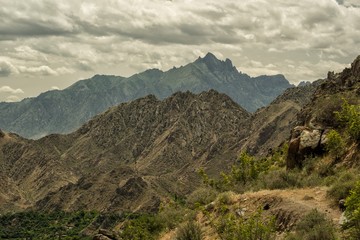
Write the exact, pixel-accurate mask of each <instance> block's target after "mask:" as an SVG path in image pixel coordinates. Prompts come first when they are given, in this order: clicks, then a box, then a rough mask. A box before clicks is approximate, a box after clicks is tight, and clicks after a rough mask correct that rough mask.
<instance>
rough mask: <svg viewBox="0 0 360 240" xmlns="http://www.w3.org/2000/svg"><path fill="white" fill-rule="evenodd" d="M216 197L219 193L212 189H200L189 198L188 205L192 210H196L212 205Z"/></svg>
mask: <svg viewBox="0 0 360 240" xmlns="http://www.w3.org/2000/svg"><path fill="white" fill-rule="evenodd" d="M216 195H217V191H215V190H214V189H212V188H209V187H206V188H199V189H197V190H195V191H194V192H192V193H191V194H190V195H189V196H188V198H187V200H186V203H187V205H188V206H189V207H190V208H192V209H194V208H197V207H199V206H204V205H206V204H209V203H211V202H212V201H214V200H215V198H216Z"/></svg>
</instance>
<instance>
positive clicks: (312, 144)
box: [286, 126, 326, 169]
mask: <svg viewBox="0 0 360 240" xmlns="http://www.w3.org/2000/svg"><path fill="white" fill-rule="evenodd" d="M323 133H324V130H321V129H310V128H308V127H305V126H297V127H295V128H294V129H293V130H292V134H291V139H290V141H289V149H288V154H287V158H286V166H287V168H288V169H293V168H295V167H302V163H303V161H304V160H305V158H306V157H307V156H311V155H316V154H321V153H323V151H324V144H325V143H324V141H325V140H326V137H325V135H324V134H323Z"/></svg>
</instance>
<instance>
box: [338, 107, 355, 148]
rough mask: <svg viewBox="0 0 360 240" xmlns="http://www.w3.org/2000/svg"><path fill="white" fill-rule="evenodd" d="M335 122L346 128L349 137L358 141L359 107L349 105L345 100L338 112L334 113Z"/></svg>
mask: <svg viewBox="0 0 360 240" xmlns="http://www.w3.org/2000/svg"><path fill="white" fill-rule="evenodd" d="M335 116H336V118H337V120H338V121H339V122H340V123H341V124H342V125H343V126H344V127H345V128H346V131H347V132H348V133H349V135H350V137H351V138H352V139H354V140H355V141H360V105H351V104H349V103H348V102H347V101H346V100H344V103H343V105H342V109H341V111H340V112H335Z"/></svg>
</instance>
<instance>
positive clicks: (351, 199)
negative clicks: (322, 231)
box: [344, 181, 360, 239]
mask: <svg viewBox="0 0 360 240" xmlns="http://www.w3.org/2000/svg"><path fill="white" fill-rule="evenodd" d="M345 206H346V211H345V215H346V217H347V219H348V222H347V223H346V224H345V226H344V227H345V228H347V229H350V232H351V237H352V238H353V239H360V181H358V182H356V184H355V187H354V188H353V189H352V190H351V191H350V195H349V196H348V197H347V198H346V202H345Z"/></svg>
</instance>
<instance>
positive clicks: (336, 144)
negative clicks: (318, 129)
mask: <svg viewBox="0 0 360 240" xmlns="http://www.w3.org/2000/svg"><path fill="white" fill-rule="evenodd" d="M326 137H327V142H326V144H325V149H326V150H327V151H328V152H329V154H330V155H332V156H333V157H335V158H336V159H338V158H339V157H341V156H342V155H343V154H344V152H345V142H344V140H343V139H342V137H341V135H340V134H339V133H338V132H337V131H336V130H331V131H330V132H329V133H328V134H327V135H326Z"/></svg>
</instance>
